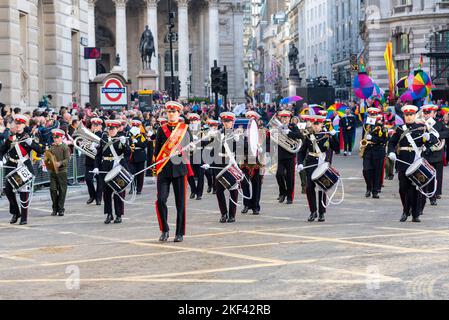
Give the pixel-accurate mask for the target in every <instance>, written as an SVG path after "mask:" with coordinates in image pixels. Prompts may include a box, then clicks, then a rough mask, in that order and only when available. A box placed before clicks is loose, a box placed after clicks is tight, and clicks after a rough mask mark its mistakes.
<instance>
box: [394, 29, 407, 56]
mask: <svg viewBox="0 0 449 320" xmlns="http://www.w3.org/2000/svg"><path fill="white" fill-rule="evenodd" d="M409 52H410V51H409V35H408V34H406V33H402V34H400V35H398V36H396V52H395V53H396V54H403V53H409Z"/></svg>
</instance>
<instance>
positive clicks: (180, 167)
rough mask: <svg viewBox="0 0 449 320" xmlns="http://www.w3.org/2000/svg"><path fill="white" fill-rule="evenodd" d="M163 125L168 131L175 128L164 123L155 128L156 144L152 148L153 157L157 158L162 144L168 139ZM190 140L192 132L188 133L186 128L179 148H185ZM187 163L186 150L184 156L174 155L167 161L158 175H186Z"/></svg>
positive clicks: (168, 176) (175, 176) (172, 176)
mask: <svg viewBox="0 0 449 320" xmlns="http://www.w3.org/2000/svg"><path fill="white" fill-rule="evenodd" d="M164 127H166V128H167V129H168V130H169V131H170V132H172V131H173V130H174V129H175V128H176V126H172V125H168V124H164V125H163V126H161V127H159V128H158V129H157V133H156V146H155V150H154V156H155V158H157V156H158V155H159V153H160V151H161V149H162V147H163V145H164V144H165V142H166V141H167V139H168V137H167V135H166V134H165V132H164V129H163V128H164ZM191 141H192V134H191V133H190V130H189V129H187V132H186V134H185V136H184V138H183V139H182V141H181V144H180V148H185V147H186V146H187V145H188V144H189V143H190V142H191ZM181 159H182V161H181ZM188 163H189V156H188V154H187V152H184V156H183V157H182V158H181V157H180V156H174V157H173V158H171V159H170V160H169V161H168V162H167V164H166V165H165V166H164V168H163V169H162V171H161V172H160V173H159V176H161V177H167V178H178V177H183V176H186V175H188V172H189V170H188V167H187V165H190V164H188Z"/></svg>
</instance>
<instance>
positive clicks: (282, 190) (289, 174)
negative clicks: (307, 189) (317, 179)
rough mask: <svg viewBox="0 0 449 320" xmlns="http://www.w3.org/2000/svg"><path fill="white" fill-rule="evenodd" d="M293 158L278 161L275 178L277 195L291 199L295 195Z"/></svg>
mask: <svg viewBox="0 0 449 320" xmlns="http://www.w3.org/2000/svg"><path fill="white" fill-rule="evenodd" d="M295 176H296V173H295V159H294V158H293V159H286V160H279V161H278V169H277V172H276V180H277V183H278V186H279V195H280V196H286V197H287V200H290V201H293V199H294V195H295Z"/></svg>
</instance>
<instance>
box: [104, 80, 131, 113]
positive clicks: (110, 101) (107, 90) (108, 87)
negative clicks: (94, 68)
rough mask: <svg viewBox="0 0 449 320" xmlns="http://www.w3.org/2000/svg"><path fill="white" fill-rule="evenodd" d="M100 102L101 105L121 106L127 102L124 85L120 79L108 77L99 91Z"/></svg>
mask: <svg viewBox="0 0 449 320" xmlns="http://www.w3.org/2000/svg"><path fill="white" fill-rule="evenodd" d="M100 104H101V105H102V106H103V107H121V106H126V105H127V104H128V99H127V90H126V86H125V85H124V84H123V83H122V81H121V80H120V79H117V78H109V79H108V80H106V82H105V83H104V86H103V87H102V88H101V92H100Z"/></svg>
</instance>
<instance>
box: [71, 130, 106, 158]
mask: <svg viewBox="0 0 449 320" xmlns="http://www.w3.org/2000/svg"><path fill="white" fill-rule="evenodd" d="M73 137H75V140H74V142H73V146H74V147H75V149H76V150H78V151H80V152H81V153H84V154H85V155H86V156H88V157H89V158H92V159H95V156H96V152H94V151H92V143H96V144H100V141H101V138H100V137H98V136H97V135H96V134H95V133H93V132H92V131H90V130H89V129H87V128H86V127H84V126H83V125H82V124H80V125H79V126H78V128H77V129H76V130H75V132H74V133H73Z"/></svg>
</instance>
